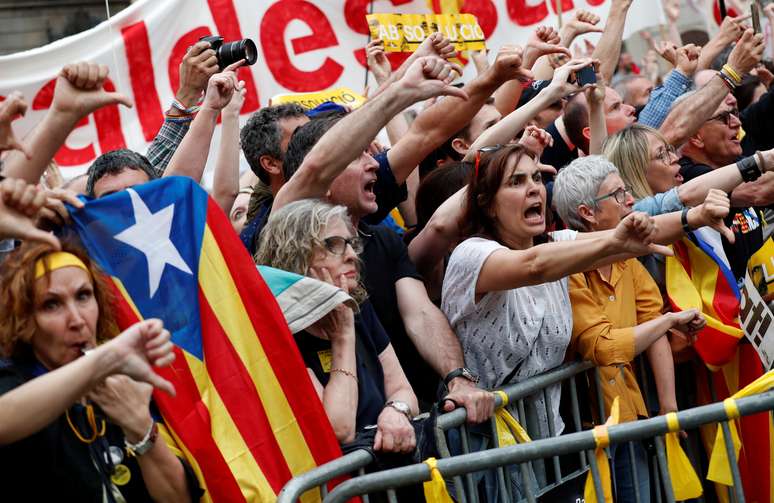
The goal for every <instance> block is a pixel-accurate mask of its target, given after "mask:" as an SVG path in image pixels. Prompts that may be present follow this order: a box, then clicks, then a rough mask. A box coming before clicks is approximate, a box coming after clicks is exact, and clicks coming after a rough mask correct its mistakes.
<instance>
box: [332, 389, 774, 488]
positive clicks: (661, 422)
mask: <svg viewBox="0 0 774 503" xmlns="http://www.w3.org/2000/svg"><path fill="white" fill-rule="evenodd" d="M771 410H774V391H767V392H763V393H757V394H752V395H749V396H746V397H744V398H738V399H733V400H731V401H728V400H726V401H725V402H720V403H714V404H711V405H704V406H701V407H695V408H692V409H686V410H684V411H681V412H679V413H672V414H669V415H666V416H658V417H654V418H651V419H645V420H640V421H634V422H629V423H624V424H620V425H611V426H609V427H608V428H607V431H606V436H607V438H608V440H609V445H615V444H621V443H624V442H630V441H633V440H642V439H646V438H652V437H657V436H661V435H664V434H668V433H674V432H675V431H676V430H677V429H679V428H682V429H686V430H690V429H694V428H697V427H699V426H702V425H706V424H711V423H720V426H721V428H720V430H721V431H723V432H724V434H723V435H724V437H723V438H722V439H721V440H720V442H721V444H720V445H721V446H723V447H722V448H723V449H725V454H726V456H727V458H728V461H729V467H728V468H729V469H730V470H731V476H732V477H733V479H734V481H735V483H736V484H735V486H734V492H733V493H731V494H730V496H732V500H736V501H738V502H743V501H745V500H744V494H743V492H741V491H740V484H739V480H738V477H739V473H738V471H737V470H736V469H735V466H736V454H735V448H734V444H733V442H732V441H731V440H730V439H729V430H730V428H729V421H733V420H734V419H735V418H737V417H740V416H746V415H750V414H755V413H758V412H765V411H771ZM661 446H662V448H660V449H659V458H663V457H665V455H664V452H663V443H662V444H661ZM600 447H601V445H600V442H599V437H598V435H595V432H594V431H582V432H577V433H569V434H567V435H561V436H558V437H554V438H547V439H542V440H536V441H534V442H529V443H526V444H517V445H511V446H508V447H499V448H495V449H490V450H486V451H479V452H474V453H470V454H463V455H459V456H453V457H451V458H447V459H440V460H437V461H434V462H430V463H420V464H416V465H411V466H406V467H402V468H395V469H392V470H385V471H382V472H377V473H372V474H368V475H363V476H360V477H356V478H353V479H351V480H348V481H346V482H344V483H342V484H340V485H339V486H338V487H336V488H335V489H334V490H333V491H332V492H331V493H330V494H329V495H328V496H326V497H325V499H324V502H325V503H343V502H345V501H347V500H348V499H349V498H352V497H356V496H360V495H365V494H369V493H372V494H373V493H377V492H381V491H387V499H388V501H397V499H396V496H395V489H397V488H400V487H404V486H407V485H411V484H418V483H421V482H426V481H430V480H431V479H432V474H433V471H435V470H438V472H439V473H440V474H442V475H443V476H446V477H459V476H463V475H467V474H470V473H473V472H477V471H481V470H488V469H492V468H498V467H503V466H508V465H514V464H523V463H526V462H529V461H535V460H538V459H546V458H549V457H552V456H559V455H566V454H572V453H582V452H584V451H592V450H595V449H599V448H600ZM716 454H717V453H716ZM713 457H714V455H713ZM665 464H666V462H665V461H664V465H665ZM431 467H432V468H431ZM591 472H592V477H593V480H594V489H595V492H596V494H597V495H600V496H599V497H598V498H597V501H604V500H605V498H604V496H602V494H604V493H603V488H602V485H603V481H602V480H601V479H600V475H599V471H598V470H597V469H595V466H594V463H593V462H592V464H591ZM662 476H663V477H664V489H665V491H664V492H665V500H666V501H668V502H672V501H675V495H674V493H673V492H672V489H671V488H672V484H671V481H670V480H669V472H668V470H665V469H662ZM437 479H438V476H437V475H436V480H437ZM528 499H530V498H528ZM659 501H660V500H659Z"/></svg>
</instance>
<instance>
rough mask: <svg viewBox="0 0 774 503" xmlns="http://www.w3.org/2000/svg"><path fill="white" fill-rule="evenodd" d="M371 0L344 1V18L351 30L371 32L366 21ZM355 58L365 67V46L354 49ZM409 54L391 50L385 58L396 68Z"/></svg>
mask: <svg viewBox="0 0 774 503" xmlns="http://www.w3.org/2000/svg"><path fill="white" fill-rule="evenodd" d="M372 1H373V0H347V1H346V2H345V3H344V20H345V21H346V22H347V26H349V27H350V28H351V29H352V31H354V32H355V33H360V34H362V35H369V34H370V33H371V32H370V31H369V30H368V23H367V22H366V14H368V13H369V9H368V8H369V5H370V4H371V2H372ZM411 2H412V0H392V5H394V6H396V7H397V6H399V5H403V4H407V3H411ZM354 55H355V59H357V61H358V63H360V65H361V66H362V67H363V68H365V67H366V66H367V62H366V55H365V48H362V47H361V48H360V49H357V50H355V51H354ZM410 55H411V54H409V53H403V52H391V53H388V54H387V60H389V62H390V66H392V69H393V70H395V69H397V68H398V67H399V66H400V65H402V64H403V62H404V61H406V60H407V59H408V57H409V56H410Z"/></svg>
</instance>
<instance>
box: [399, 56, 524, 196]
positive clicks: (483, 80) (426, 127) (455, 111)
mask: <svg viewBox="0 0 774 503" xmlns="http://www.w3.org/2000/svg"><path fill="white" fill-rule="evenodd" d="M521 62H522V59H521V49H519V48H512V47H504V48H502V49H501V50H500V52H499V53H498V54H497V58H496V59H495V62H494V64H493V65H492V66H491V67H490V68H489V69H488V70H486V71H485V72H484V73H483V74H481V75H479V76H478V77H476V78H475V79H474V80H473V81H471V82H470V83H468V84H467V85H466V86H465V87H464V88H463V90H464V91H465V94H466V95H467V97H468V98H467V99H461V98H457V97H453V96H452V97H447V98H444V99H442V100H439V101H437V102H436V103H435V104H434V105H433V106H431V107H429V108H428V109H426V110H424V111H422V113H420V114H419V116H418V117H417V118H416V120H414V122H413V123H412V124H411V127H410V128H409V131H408V133H407V134H406V135H405V136H404V137H403V138H401V140H400V141H399V142H398V143H397V144H396V145H393V148H392V149H390V151H389V152H388V153H387V157H388V159H389V161H390V166H391V167H392V171H393V174H394V175H395V180H396V181H397V182H398V183H403V181H404V180H406V178H408V176H409V174H410V173H411V172H412V171H413V170H414V169H415V168H416V166H417V165H418V164H419V163H420V161H422V159H424V158H425V157H427V155H428V154H430V153H431V152H432V151H433V150H435V149H436V148H438V147H439V146H440V145H442V144H443V143H444V142H445V141H446V140H448V139H449V138H450V137H451V136H452V135H453V134H454V133H456V132H457V131H459V130H460V129H462V128H463V127H465V126H466V125H467V124H468V123H469V122H470V121H471V119H473V117H474V116H475V115H476V113H478V111H479V110H480V109H481V107H482V106H483V105H484V103H486V101H487V100H488V99H489V97H490V96H491V95H492V93H493V92H494V91H495V90H497V88H498V87H500V86H501V85H502V84H503V82H507V81H509V80H512V79H514V78H516V77H517V76H519V75H521V73H522V68H521ZM517 99H518V98H517Z"/></svg>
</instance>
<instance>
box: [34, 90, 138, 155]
mask: <svg viewBox="0 0 774 503" xmlns="http://www.w3.org/2000/svg"><path fill="white" fill-rule="evenodd" d="M55 86H56V79H52V80H50V81H48V82H47V83H46V84H45V85H44V86H43V87H41V88H40V90H39V91H38V92H37V94H36V95H35V97H34V98H33V99H32V110H47V109H48V108H50V107H51V102H52V101H53V99H54V87H55ZM104 87H105V89H106V90H108V91H115V90H116V88H115V86H114V85H113V82H112V81H111V80H110V79H105V84H104ZM93 116H94V123H95V125H96V129H97V138H98V141H99V147H100V151H101V152H109V151H110V150H115V149H118V148H126V141H125V140H124V134H123V131H122V130H121V116H120V113H119V111H118V105H110V106H107V107H102V108H100V109H99V110H97V111H96V112H94V114H93ZM88 124H89V118H88V117H84V118H83V119H81V120H80V121H78V123H77V124H76V125H75V127H74V128H73V131H75V130H76V129H78V128H80V127H83V126H87V125H88ZM96 157H97V154H96V151H95V150H94V144H93V143H90V144H88V145H86V146H85V147H81V148H70V147H68V146H67V143H65V144H64V145H62V148H60V149H59V151H58V152H57V153H56V155H55V156H54V160H55V161H56V162H57V163H58V164H59V165H60V166H79V165H81V164H88V163H90V162H91V161H93V160H94V159H95V158H96Z"/></svg>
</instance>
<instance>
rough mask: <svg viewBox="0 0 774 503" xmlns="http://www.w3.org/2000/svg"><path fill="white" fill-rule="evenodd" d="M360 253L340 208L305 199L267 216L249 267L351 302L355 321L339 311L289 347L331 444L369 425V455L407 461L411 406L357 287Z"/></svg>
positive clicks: (407, 387) (386, 341)
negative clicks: (294, 277) (297, 277)
mask: <svg viewBox="0 0 774 503" xmlns="http://www.w3.org/2000/svg"><path fill="white" fill-rule="evenodd" d="M361 246H362V245H361V243H360V239H359V238H358V237H357V233H356V231H355V229H354V227H353V226H352V222H351V220H350V217H349V215H348V214H347V209H346V208H345V207H344V206H333V205H330V204H328V203H325V202H322V201H319V200H316V199H305V200H301V201H297V202H294V203H291V204H288V205H286V206H284V207H282V208H281V209H279V210H277V211H275V212H272V214H271V217H269V221H268V223H267V224H266V227H265V228H264V229H263V231H262V233H261V238H260V245H259V247H258V251H257V252H256V255H255V260H256V263H258V264H263V265H268V266H271V267H276V268H279V269H284V270H286V271H291V272H295V273H298V274H303V275H305V276H311V277H314V278H317V279H321V280H324V281H327V282H329V283H332V284H335V285H336V286H338V287H340V288H342V289H343V290H345V291H347V292H349V293H350V295H352V297H353V298H354V299H355V300H356V301H357V302H358V304H359V312H358V313H354V312H353V310H352V309H351V308H350V307H348V306H346V305H341V306H339V307H338V308H337V309H336V310H335V311H333V312H332V313H331V314H329V315H328V316H326V317H325V318H323V319H322V320H320V321H319V322H317V323H316V324H315V325H313V326H311V327H309V328H307V329H306V330H305V331H302V332H300V333H298V334H296V335H295V338H296V343H297V344H298V347H299V349H300V351H301V355H302V356H303V358H304V362H305V363H306V366H307V370H308V372H309V375H310V377H311V379H312V382H313V384H314V386H315V388H316V389H317V393H318V396H319V398H320V400H321V401H322V403H323V407H324V408H325V411H326V413H327V414H328V419H329V420H330V422H331V424H332V425H333V430H334V432H335V433H336V437H337V438H338V440H339V442H341V443H347V442H351V441H352V440H354V439H355V435H356V433H357V432H358V431H362V430H363V429H364V428H365V427H366V426H370V425H376V437H375V441H374V449H375V450H381V451H386V452H403V453H408V452H412V451H413V450H414V447H415V446H416V438H415V435H414V428H413V427H412V425H411V422H410V419H411V418H412V417H413V416H414V415H416V414H417V411H418V406H417V399H416V396H415V395H414V391H413V390H412V389H411V385H410V384H409V382H408V380H407V379H406V376H405V374H404V373H403V369H402V368H401V366H400V362H398V358H397V356H396V355H395V350H394V349H393V348H392V345H391V344H390V340H389V337H388V336H387V334H386V333H385V331H384V328H382V325H381V324H380V323H379V320H378V319H377V317H376V313H375V311H374V309H373V307H372V306H371V304H370V303H369V302H368V301H367V300H366V298H365V297H366V295H365V290H364V289H363V287H362V286H361V285H360V262H359V260H358V256H357V254H358V253H359V252H360V251H361Z"/></svg>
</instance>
